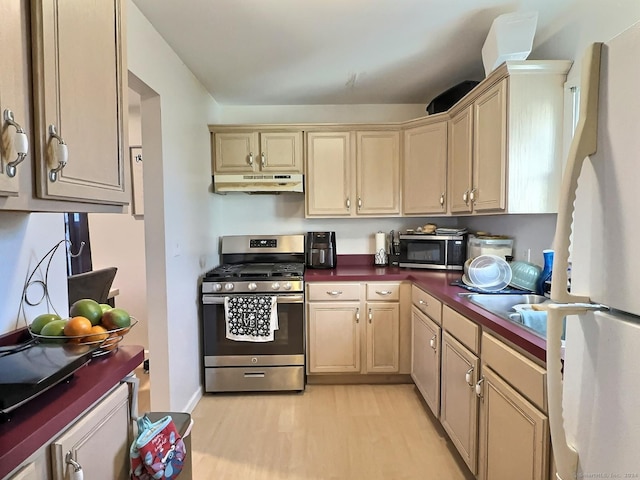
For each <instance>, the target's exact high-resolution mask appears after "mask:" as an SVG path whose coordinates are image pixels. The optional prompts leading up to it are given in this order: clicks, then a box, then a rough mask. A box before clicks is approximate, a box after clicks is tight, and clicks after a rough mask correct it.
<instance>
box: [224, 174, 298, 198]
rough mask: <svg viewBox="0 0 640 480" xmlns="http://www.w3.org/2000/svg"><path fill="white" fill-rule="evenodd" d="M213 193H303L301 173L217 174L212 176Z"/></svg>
mask: <svg viewBox="0 0 640 480" xmlns="http://www.w3.org/2000/svg"><path fill="white" fill-rule="evenodd" d="M213 191H214V192H215V193H229V192H244V193H281V192H299V193H303V192H304V176H303V175H302V174H301V173H271V174H263V173H259V174H256V173H248V174H245V175H242V174H217V175H214V176H213Z"/></svg>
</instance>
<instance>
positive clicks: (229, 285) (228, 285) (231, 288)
mask: <svg viewBox="0 0 640 480" xmlns="http://www.w3.org/2000/svg"><path fill="white" fill-rule="evenodd" d="M224 289H225V290H226V291H227V292H229V291H231V290H233V283H225V284H224Z"/></svg>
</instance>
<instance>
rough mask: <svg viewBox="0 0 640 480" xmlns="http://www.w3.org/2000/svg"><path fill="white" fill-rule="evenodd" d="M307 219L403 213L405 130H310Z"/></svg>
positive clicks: (308, 136)
mask: <svg viewBox="0 0 640 480" xmlns="http://www.w3.org/2000/svg"><path fill="white" fill-rule="evenodd" d="M306 172H307V178H306V192H307V195H306V215H307V217H339V216H342V217H351V216H396V215H399V214H400V132H399V131H396V130H394V131H388V130H380V131H356V132H355V133H353V132H348V131H346V132H345V131H339V132H309V133H307V169H306Z"/></svg>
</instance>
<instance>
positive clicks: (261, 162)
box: [260, 152, 267, 168]
mask: <svg viewBox="0 0 640 480" xmlns="http://www.w3.org/2000/svg"><path fill="white" fill-rule="evenodd" d="M260 164H261V165H262V168H264V166H265V165H266V164H267V157H266V156H265V154H264V152H263V153H261V154H260Z"/></svg>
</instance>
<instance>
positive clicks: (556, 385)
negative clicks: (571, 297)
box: [547, 304, 607, 480]
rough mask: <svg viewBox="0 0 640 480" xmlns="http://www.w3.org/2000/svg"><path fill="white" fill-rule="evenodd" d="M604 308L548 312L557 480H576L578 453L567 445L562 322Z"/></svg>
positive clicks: (556, 308) (554, 307) (574, 307)
mask: <svg viewBox="0 0 640 480" xmlns="http://www.w3.org/2000/svg"><path fill="white" fill-rule="evenodd" d="M606 309H607V308H606V307H604V306H603V305H595V304H594V305H588V304H583V305H576V304H573V305H572V304H569V305H566V304H565V305H561V304H552V305H549V307H548V311H547V396H548V403H549V429H550V430H551V445H552V447H553V454H554V457H555V460H556V467H557V473H556V477H557V478H558V480H569V479H575V478H577V476H576V475H577V471H578V452H577V451H576V449H575V448H574V447H573V446H572V445H569V443H568V442H567V433H566V431H565V429H564V411H563V409H562V358H561V357H562V356H561V350H562V321H563V320H564V318H565V317H566V316H567V315H580V314H584V313H587V312H588V311H595V310H606Z"/></svg>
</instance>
